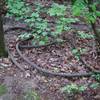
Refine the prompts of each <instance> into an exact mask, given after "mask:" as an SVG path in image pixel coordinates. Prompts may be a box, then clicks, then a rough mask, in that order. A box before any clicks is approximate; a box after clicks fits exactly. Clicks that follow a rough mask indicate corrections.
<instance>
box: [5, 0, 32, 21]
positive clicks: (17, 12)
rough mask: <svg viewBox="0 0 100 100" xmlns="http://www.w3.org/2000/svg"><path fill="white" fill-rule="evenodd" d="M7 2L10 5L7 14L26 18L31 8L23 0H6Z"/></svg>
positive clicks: (17, 17)
mask: <svg viewBox="0 0 100 100" xmlns="http://www.w3.org/2000/svg"><path fill="white" fill-rule="evenodd" d="M6 2H7V5H8V13H7V16H15V17H16V19H20V18H24V17H26V13H28V12H29V10H30V9H29V7H28V6H27V5H25V3H24V1H23V0H6Z"/></svg>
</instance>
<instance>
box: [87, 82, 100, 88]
mask: <svg viewBox="0 0 100 100" xmlns="http://www.w3.org/2000/svg"><path fill="white" fill-rule="evenodd" d="M89 87H90V88H92V89H97V88H99V87H100V83H92V84H91V85H90V86H89Z"/></svg>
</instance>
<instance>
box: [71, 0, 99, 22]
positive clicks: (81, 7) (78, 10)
mask: <svg viewBox="0 0 100 100" xmlns="http://www.w3.org/2000/svg"><path fill="white" fill-rule="evenodd" d="M91 1H92V0H91ZM91 1H90V0H74V3H73V6H72V11H73V15H75V16H81V15H83V17H84V18H85V19H86V21H87V22H89V23H94V22H95V21H96V18H97V17H100V11H97V9H96V6H97V4H98V3H99V2H95V3H92V4H91V3H90V2H91ZM90 9H91V11H90Z"/></svg>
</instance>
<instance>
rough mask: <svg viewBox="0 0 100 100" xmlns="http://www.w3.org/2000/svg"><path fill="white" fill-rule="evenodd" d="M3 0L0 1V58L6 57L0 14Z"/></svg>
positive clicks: (0, 13)
mask: <svg viewBox="0 0 100 100" xmlns="http://www.w3.org/2000/svg"><path fill="white" fill-rule="evenodd" d="M3 4H4V0H0V57H7V56H8V54H7V51H6V49H5V42H4V32H3V22H2V14H3V13H2V12H3V7H4V5H3Z"/></svg>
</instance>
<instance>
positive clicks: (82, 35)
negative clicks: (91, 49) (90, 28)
mask: <svg viewBox="0 0 100 100" xmlns="http://www.w3.org/2000/svg"><path fill="white" fill-rule="evenodd" d="M77 33H78V36H79V37H80V38H82V39H91V38H94V35H92V34H88V33H84V32H83V31H78V32H77Z"/></svg>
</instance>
